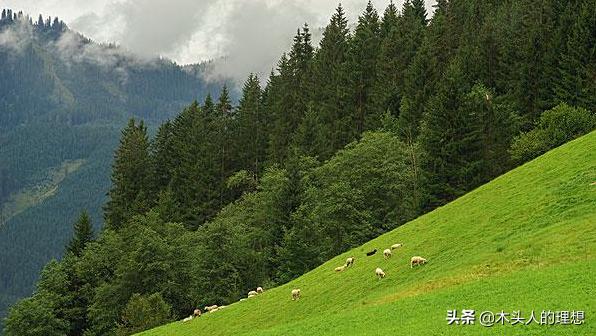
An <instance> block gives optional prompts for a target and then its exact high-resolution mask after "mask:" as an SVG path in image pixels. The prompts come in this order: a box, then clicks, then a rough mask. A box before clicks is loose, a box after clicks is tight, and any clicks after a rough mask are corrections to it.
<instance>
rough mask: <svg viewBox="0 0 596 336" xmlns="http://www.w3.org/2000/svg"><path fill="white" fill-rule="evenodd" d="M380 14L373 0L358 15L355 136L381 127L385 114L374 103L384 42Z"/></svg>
mask: <svg viewBox="0 0 596 336" xmlns="http://www.w3.org/2000/svg"><path fill="white" fill-rule="evenodd" d="M380 41H381V39H380V23H379V15H378V14H377V11H376V9H375V8H374V7H373V4H372V2H371V1H369V2H368V4H367V6H366V9H365V10H364V13H362V15H360V17H358V25H357V26H356V30H355V32H354V37H353V38H352V40H351V42H350V58H349V66H348V67H349V69H350V70H351V71H350V90H351V92H350V95H351V97H350V102H351V104H353V111H352V118H353V135H352V139H355V138H356V137H357V136H359V135H360V134H361V133H362V132H364V131H365V130H370V129H374V128H376V127H378V126H380V120H381V114H380V113H379V112H378V110H375V109H374V107H373V106H372V104H370V102H371V94H372V88H373V86H374V83H375V80H376V76H377V61H378V56H379V45H380Z"/></svg>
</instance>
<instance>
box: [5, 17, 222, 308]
mask: <svg viewBox="0 0 596 336" xmlns="http://www.w3.org/2000/svg"><path fill="white" fill-rule="evenodd" d="M205 66H206V65H195V66H192V67H181V66H179V65H177V64H175V63H172V62H171V61H169V60H165V59H158V58H155V59H141V58H139V57H137V56H134V55H132V54H130V53H128V52H127V51H126V50H124V49H122V48H120V47H117V46H114V45H100V44H97V43H95V42H93V41H91V40H89V39H87V38H85V37H84V36H82V35H80V34H78V33H77V32H75V31H72V30H70V29H69V28H68V27H67V26H66V25H65V24H64V22H62V21H60V20H59V19H58V18H54V19H51V18H47V19H46V18H41V17H40V18H39V19H35V20H32V19H31V18H29V17H28V16H26V15H24V14H23V13H15V12H12V11H11V10H9V9H3V10H2V17H1V19H0V246H1V247H2V248H0V316H4V314H3V311H4V309H5V308H6V306H7V304H8V303H10V302H14V299H15V298H18V297H21V296H24V295H27V294H29V293H30V291H31V290H32V286H33V284H34V282H35V280H36V279H37V277H38V273H39V271H40V269H41V267H42V265H44V264H45V263H46V262H47V261H48V260H50V259H51V258H53V257H59V256H60V255H61V253H62V248H63V246H64V243H65V242H66V241H67V240H68V239H69V237H70V235H71V234H72V222H73V221H74V220H75V219H76V217H77V215H78V213H79V212H80V210H81V209H84V208H85V209H88V210H89V212H90V213H91V216H92V218H93V222H94V224H95V226H96V227H99V226H100V224H101V222H102V218H101V217H102V216H101V214H100V209H101V206H102V204H103V203H104V202H105V194H106V192H107V190H108V187H109V169H110V163H111V160H112V153H113V151H114V148H115V147H116V145H117V143H118V138H119V136H120V129H121V127H122V126H123V125H125V123H126V121H127V120H128V118H130V117H137V118H143V119H145V120H146V122H147V123H148V124H149V125H154V124H156V123H158V122H161V121H163V120H165V119H167V118H170V117H171V116H173V115H174V114H175V113H177V112H178V111H179V110H180V109H181V108H182V106H185V105H187V104H189V103H190V102H191V101H192V100H193V99H204V97H205V96H206V95H207V93H209V92H214V93H215V92H216V90H219V87H220V84H218V83H207V82H206V81H205V80H203V79H202V71H204V69H205ZM191 68H192V71H190V70H191Z"/></svg>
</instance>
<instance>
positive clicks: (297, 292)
mask: <svg viewBox="0 0 596 336" xmlns="http://www.w3.org/2000/svg"><path fill="white" fill-rule="evenodd" d="M298 299H300V289H299V288H295V289H292V301H294V300H298Z"/></svg>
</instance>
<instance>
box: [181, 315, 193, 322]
mask: <svg viewBox="0 0 596 336" xmlns="http://www.w3.org/2000/svg"><path fill="white" fill-rule="evenodd" d="M193 318H194V316H192V315H190V316H189V317H187V318H185V319H184V320H182V322H188V321H190V320H192V319H193Z"/></svg>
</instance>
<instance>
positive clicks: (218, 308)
mask: <svg viewBox="0 0 596 336" xmlns="http://www.w3.org/2000/svg"><path fill="white" fill-rule="evenodd" d="M225 307H227V306H219V307H217V310H222V309H224V308H225Z"/></svg>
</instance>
